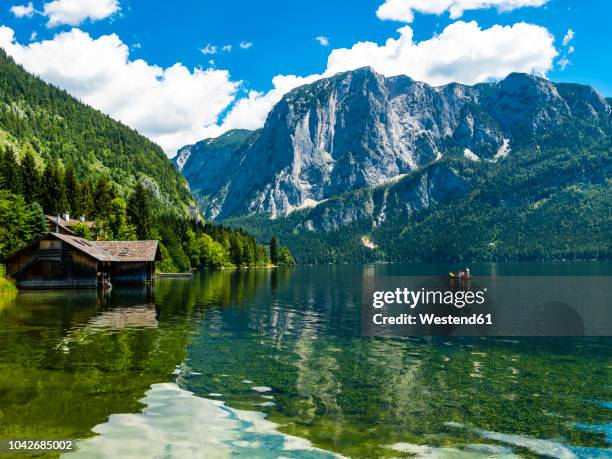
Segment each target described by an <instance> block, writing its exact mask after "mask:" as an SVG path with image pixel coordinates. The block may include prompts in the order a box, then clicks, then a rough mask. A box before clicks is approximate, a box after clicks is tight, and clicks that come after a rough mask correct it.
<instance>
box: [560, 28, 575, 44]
mask: <svg viewBox="0 0 612 459" xmlns="http://www.w3.org/2000/svg"><path fill="white" fill-rule="evenodd" d="M573 39H574V31H573V30H572V29H567V32H566V33H565V36H564V37H563V46H567V45H569V43H570V41H572V40H573Z"/></svg>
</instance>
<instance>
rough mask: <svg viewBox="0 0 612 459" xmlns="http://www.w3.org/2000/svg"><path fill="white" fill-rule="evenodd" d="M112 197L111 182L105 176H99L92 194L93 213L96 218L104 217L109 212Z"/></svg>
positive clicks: (113, 191)
mask: <svg viewBox="0 0 612 459" xmlns="http://www.w3.org/2000/svg"><path fill="white" fill-rule="evenodd" d="M113 199H115V190H114V189H113V185H112V183H111V182H110V181H109V180H108V179H107V178H106V177H105V176H103V175H102V176H100V178H99V179H98V183H97V184H96V192H95V194H94V215H95V216H96V217H97V218H106V217H107V216H108V215H109V214H110V211H111V201H112V200H113Z"/></svg>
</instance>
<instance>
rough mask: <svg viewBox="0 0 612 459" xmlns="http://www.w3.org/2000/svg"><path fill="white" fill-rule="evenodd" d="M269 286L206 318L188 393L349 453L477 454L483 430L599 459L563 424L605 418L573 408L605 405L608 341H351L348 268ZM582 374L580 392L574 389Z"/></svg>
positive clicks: (355, 316)
mask: <svg viewBox="0 0 612 459" xmlns="http://www.w3.org/2000/svg"><path fill="white" fill-rule="evenodd" d="M374 269H378V268H374ZM280 273H281V272H280V271H279V274H280ZM269 276H270V278H269V284H268V280H267V279H266V276H265V275H262V276H261V278H259V277H256V278H254V280H253V281H252V283H249V282H248V281H247V280H246V279H242V281H240V282H243V283H244V286H245V287H246V286H249V285H253V286H255V287H256V288H255V289H254V291H253V292H252V293H251V295H244V294H243V295H241V296H240V300H239V303H238V302H234V301H233V300H234V299H232V298H229V297H224V298H225V301H223V302H222V303H223V304H221V303H218V304H212V303H211V304H210V306H209V308H208V309H206V310H205V311H204V314H205V320H203V321H202V322H201V323H200V326H199V328H198V332H197V334H196V336H194V338H193V341H192V343H191V344H190V346H189V351H188V362H189V368H190V369H191V370H193V372H194V374H193V375H186V377H185V379H184V381H183V384H184V386H185V387H186V388H187V389H189V390H192V391H194V392H195V393H197V394H200V395H203V396H207V395H208V394H210V393H215V394H222V398H223V400H225V401H226V402H227V403H228V404H229V405H230V406H232V407H235V408H239V409H250V410H261V411H265V412H266V413H268V414H269V416H270V419H271V420H273V421H275V422H277V423H278V424H280V425H281V426H282V427H281V429H282V431H283V432H285V433H288V434H293V435H298V436H303V437H305V438H307V439H309V440H310V441H312V442H313V443H314V444H315V445H316V446H319V447H321V448H324V449H330V450H334V451H338V452H341V453H343V454H346V455H348V456H353V457H372V456H379V455H384V454H392V451H390V449H389V445H396V446H397V447H398V448H403V449H400V451H406V452H409V451H413V452H414V451H417V450H419V445H418V444H415V445H409V443H410V441H412V442H415V443H422V442H423V441H424V439H426V442H427V443H428V444H429V445H431V446H432V447H436V446H440V447H441V446H442V445H453V447H454V448H459V449H465V448H468V449H469V448H472V449H473V450H474V451H476V450H477V449H479V448H480V449H479V451H481V452H482V451H484V450H487V451H489V449H490V448H492V446H491V443H494V442H493V441H492V440H491V439H490V438H489V437H486V436H484V437H483V436H482V435H480V434H479V433H478V432H480V431H481V430H483V429H484V430H486V431H487V432H500V433H511V432H521V434H524V435H526V436H528V437H533V438H534V439H550V438H552V437H557V436H561V437H564V438H573V439H575V440H574V441H576V442H577V443H578V444H581V445H592V446H593V447H594V448H595V449H593V451H595V452H597V451H603V450H602V449H601V448H603V447H604V446H605V436H603V435H599V436H597V435H595V434H593V433H592V432H591V433H587V432H582V431H579V429H576V428H575V427H574V424H573V423H574V422H576V421H578V420H585V419H590V420H592V421H593V420H594V421H595V422H594V423H595V424H601V423H605V422H606V419H608V414H607V413H606V410H605V409H602V408H601V407H600V406H597V405H595V404H593V403H588V402H585V400H589V399H590V400H602V399H603V400H605V399H606V397H607V396H608V395H606V393H607V391H606V389H605V382H604V381H605V379H606V378H607V377H608V376H609V371H608V370H604V371H603V373H601V372H600V370H601V369H602V368H603V367H602V365H604V366H605V364H604V362H605V361H606V360H607V358H608V356H609V342H607V343H606V342H602V341H601V340H597V339H593V340H583V341H576V340H575V339H571V338H569V339H562V340H559V339H557V340H555V339H549V338H540V339H516V340H505V339H503V338H453V337H449V338H433V339H432V338H404V339H385V338H362V337H361V336H360V335H359V332H360V311H359V310H360V301H361V298H360V295H361V292H360V289H361V280H362V276H363V271H362V269H361V268H360V267H351V266H324V267H316V268H312V269H310V268H298V269H296V270H294V271H290V272H286V273H284V276H286V278H285V279H284V280H283V281H282V282H281V281H279V280H278V279H277V280H276V282H275V281H273V278H272V277H271V275H269ZM227 282H239V281H238V280H237V279H235V280H230V279H227ZM221 290H223V289H222V288H221ZM604 373H605V375H604ZM584 375H589V376H588V377H587V379H588V380H589V384H588V385H580V387H579V388H577V386H576V382H577V381H583V380H584V379H585V376H584ZM253 387H258V388H259V387H266V388H268V387H269V388H270V391H266V392H264V393H263V394H262V393H258V391H257V390H254V389H253ZM516 413H522V415H521V416H517V415H516ZM551 413H557V414H556V415H554V416H551ZM479 429H480V430H479ZM491 438H492V437H491ZM496 438H497V437H496ZM500 438H501V437H500ZM504 438H506V437H504ZM507 438H510V437H507ZM512 438H514V437H512ZM407 440H410V441H409V442H408V443H406V441H407ZM514 440H516V438H514ZM483 443H487V445H483ZM510 443H511V442H510ZM528 443H529V442H526V441H525V442H523V441H516V442H515V443H513V444H512V448H518V450H517V449H508V450H504V451H505V452H506V453H512V454H516V453H517V452H519V453H525V454H527V450H528V449H529V448H527V447H526V446H520V445H525V444H528ZM536 443H537V442H536ZM543 443H545V440H543ZM517 445H518V446H517ZM538 445H540V443H538ZM540 446H541V445H540ZM540 446H538V448H540ZM564 447H565V446H564ZM483 448H484V449H483ZM487 448H489V449H487ZM520 448H523V449H520ZM568 448H569V447H568ZM391 449H393V448H391ZM421 449H422V448H421ZM502 449H503V448H502ZM569 450H571V448H569V449H568V451H569ZM432 451H434V452H435V451H436V450H435V448H434V449H432ZM452 451H454V452H455V453H460V451H459V450H457V449H454V450H452V449H451V450H450V451H449V452H452ZM466 451H467V450H466ZM470 451H471V450H470ZM491 451H492V450H490V452H491ZM500 451H501V449H500ZM500 451H497V452H500ZM504 451H502V452H504ZM534 451H535V450H533V451H531V453H532V454H533V453H534ZM576 451H577V450H576ZM415 454H416V453H415ZM432 454H433V453H432Z"/></svg>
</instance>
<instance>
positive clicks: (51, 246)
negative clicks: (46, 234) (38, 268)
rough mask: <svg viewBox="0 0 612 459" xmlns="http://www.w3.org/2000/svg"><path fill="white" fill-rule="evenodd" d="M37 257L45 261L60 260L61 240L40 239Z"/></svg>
mask: <svg viewBox="0 0 612 459" xmlns="http://www.w3.org/2000/svg"><path fill="white" fill-rule="evenodd" d="M39 247H40V250H39V254H38V258H39V259H40V260H47V261H60V260H61V259H62V241H49V240H42V241H40V246H39Z"/></svg>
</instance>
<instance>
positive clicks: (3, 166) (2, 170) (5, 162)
mask: <svg viewBox="0 0 612 459" xmlns="http://www.w3.org/2000/svg"><path fill="white" fill-rule="evenodd" d="M0 175H1V176H2V180H1V183H0V185H2V188H4V189H6V190H9V191H10V192H11V193H13V194H21V192H22V183H21V174H20V171H19V166H18V164H17V159H16V157H15V152H14V151H13V149H12V148H10V147H8V148H6V149H5V150H4V153H3V154H2V158H1V161H0Z"/></svg>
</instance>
